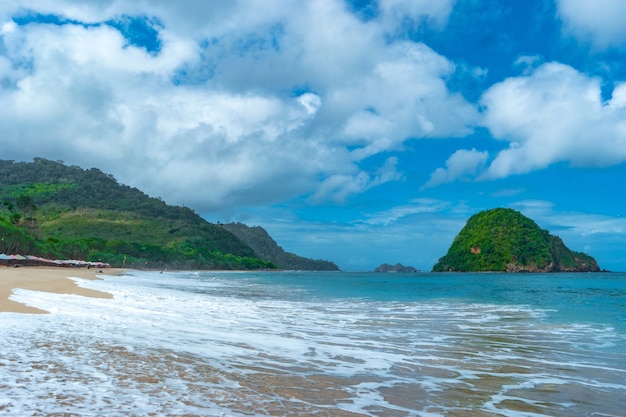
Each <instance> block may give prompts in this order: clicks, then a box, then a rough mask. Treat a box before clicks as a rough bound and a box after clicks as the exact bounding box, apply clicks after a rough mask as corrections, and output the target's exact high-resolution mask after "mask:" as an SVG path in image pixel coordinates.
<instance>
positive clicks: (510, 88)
mask: <svg viewBox="0 0 626 417" xmlns="http://www.w3.org/2000/svg"><path fill="white" fill-rule="evenodd" d="M625 92H626V89H625V88H624V87H623V86H618V87H617V88H616V89H615V91H614V94H613V98H612V99H611V100H610V101H609V102H606V103H604V102H602V100H601V93H600V81H599V80H598V79H595V78H589V77H587V76H586V75H584V74H582V73H580V72H578V71H576V70H575V69H573V68H571V67H569V66H567V65H563V64H559V63H547V64H543V65H541V66H540V67H538V68H537V69H536V70H535V71H534V72H533V73H532V74H530V75H528V76H523V77H517V78H509V79H507V80H505V81H503V82H501V83H498V84H496V85H494V86H493V87H491V88H490V89H489V90H488V91H487V92H486V93H485V94H484V95H483V97H482V104H483V105H484V106H485V112H484V124H485V126H487V127H488V128H489V130H490V131H491V132H492V134H493V135H494V137H495V138H497V139H500V140H503V141H507V142H509V147H508V148H507V149H505V150H503V151H501V152H500V153H498V154H497V155H496V157H495V159H494V160H493V161H492V162H491V165H490V166H489V167H488V169H487V171H486V173H485V175H484V178H486V179H495V178H503V177H506V176H509V175H512V174H523V173H527V172H531V171H534V170H538V169H543V168H546V167H547V166H549V165H551V164H554V163H557V162H569V163H570V164H571V165H573V166H609V165H615V164H619V163H622V162H624V161H626V108H625V107H624V102H625V101H624V97H625Z"/></svg>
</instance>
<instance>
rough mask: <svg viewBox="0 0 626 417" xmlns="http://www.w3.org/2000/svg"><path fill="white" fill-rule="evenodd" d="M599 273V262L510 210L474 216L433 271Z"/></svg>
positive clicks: (493, 210) (489, 211)
mask: <svg viewBox="0 0 626 417" xmlns="http://www.w3.org/2000/svg"><path fill="white" fill-rule="evenodd" d="M448 271H450V272H478V271H482V272H487V271H490V272H491V271H493V272H598V271H600V267H599V266H598V263H597V262H596V260H595V259H594V258H593V257H591V256H589V255H587V254H585V253H582V252H575V251H572V250H570V249H569V248H568V247H566V246H565V244H564V243H563V241H562V240H561V239H560V238H559V237H558V236H553V235H551V234H550V233H549V232H548V231H547V230H543V229H541V228H540V227H539V226H537V224H536V223H535V222H534V221H533V220H531V219H529V218H528V217H525V216H524V215H522V214H521V213H519V212H517V211H515V210H512V209H506V208H496V209H492V210H486V211H482V212H480V213H477V214H475V215H473V216H472V217H470V219H469V220H468V221H467V224H466V225H465V227H464V228H463V230H461V232H460V233H459V234H458V235H457V236H456V238H455V239H454V242H453V243H452V245H451V246H450V249H449V250H448V253H447V254H446V255H445V256H444V257H442V258H441V259H439V262H437V263H436V264H435V265H434V266H433V272H448Z"/></svg>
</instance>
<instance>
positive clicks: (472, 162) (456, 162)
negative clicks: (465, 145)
mask: <svg viewBox="0 0 626 417" xmlns="http://www.w3.org/2000/svg"><path fill="white" fill-rule="evenodd" d="M488 157H489V152H487V151H484V152H479V151H477V150H476V149H471V150H467V149H459V150H458V151H456V152H454V153H453V154H452V155H451V156H450V158H448V160H447V161H446V167H445V168H437V169H436V170H435V172H433V173H432V174H431V176H430V179H429V180H428V182H427V183H426V184H424V186H423V187H422V188H430V187H436V186H438V185H441V184H445V183H448V182H452V181H457V180H463V179H473V178H475V177H476V175H477V174H478V173H479V172H480V171H481V170H482V168H483V167H484V166H485V163H486V161H487V158H488Z"/></svg>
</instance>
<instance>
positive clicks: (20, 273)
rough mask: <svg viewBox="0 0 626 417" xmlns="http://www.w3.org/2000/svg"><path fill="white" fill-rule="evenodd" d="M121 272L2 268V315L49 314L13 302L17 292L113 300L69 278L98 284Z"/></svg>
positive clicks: (0, 269)
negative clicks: (14, 291) (99, 276)
mask: <svg viewBox="0 0 626 417" xmlns="http://www.w3.org/2000/svg"><path fill="white" fill-rule="evenodd" d="M99 271H102V272H99ZM122 272H123V270H122V269H116V268H106V269H102V270H100V269H87V268H55V267H31V266H23V267H20V268H10V267H0V313H2V312H11V313H26V314H46V313H48V312H47V311H45V310H41V309H38V308H35V307H31V306H27V305H24V304H21V303H18V302H16V301H12V300H10V299H9V297H10V296H11V293H12V292H13V290H14V289H16V288H22V289H25V290H33V291H44V292H52V293H56V294H76V295H80V296H83V297H96V298H113V295H111V294H109V293H106V292H102V291H96V290H90V289H87V288H81V287H79V286H78V285H77V284H76V282H74V281H73V280H71V279H69V277H74V278H83V279H94V280H95V279H99V278H98V275H119V274H121V273H122Z"/></svg>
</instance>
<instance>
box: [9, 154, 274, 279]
mask: <svg viewBox="0 0 626 417" xmlns="http://www.w3.org/2000/svg"><path fill="white" fill-rule="evenodd" d="M0 202H2V205H1V206H0V236H1V240H0V252H3V253H14V254H16V253H21V254H30V255H37V256H44V257H51V258H65V259H83V260H88V261H101V262H108V263H111V264H112V265H114V266H122V264H124V265H125V266H135V267H137V266H141V267H145V266H148V267H152V268H164V267H170V268H180V269H258V268H276V265H274V264H273V263H272V262H270V261H265V260H261V259H259V257H258V255H257V254H256V253H255V251H254V250H253V249H252V248H251V247H250V246H249V245H247V244H246V243H244V242H243V241H241V240H240V239H238V238H237V237H236V236H235V235H233V234H232V233H230V232H229V231H228V230H226V229H224V228H222V227H220V226H217V225H214V224H211V223H209V222H207V221H205V220H204V219H202V218H201V217H200V216H198V215H197V214H196V213H194V212H193V211H192V210H190V209H189V208H186V207H175V206H169V205H167V204H165V203H164V202H163V201H161V200H160V199H157V198H151V197H149V196H147V195H146V194H144V193H142V192H141V191H139V190H137V189H136V188H131V187H128V186H125V185H120V184H118V183H117V181H116V180H115V178H113V177H112V176H111V175H107V174H105V173H103V172H101V171H99V170H97V169H94V168H92V169H88V170H83V169H81V168H79V167H75V166H66V165H64V164H63V163H61V162H53V161H49V160H45V159H42V158H36V159H35V160H34V162H30V163H27V162H18V163H16V162H13V161H0Z"/></svg>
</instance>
